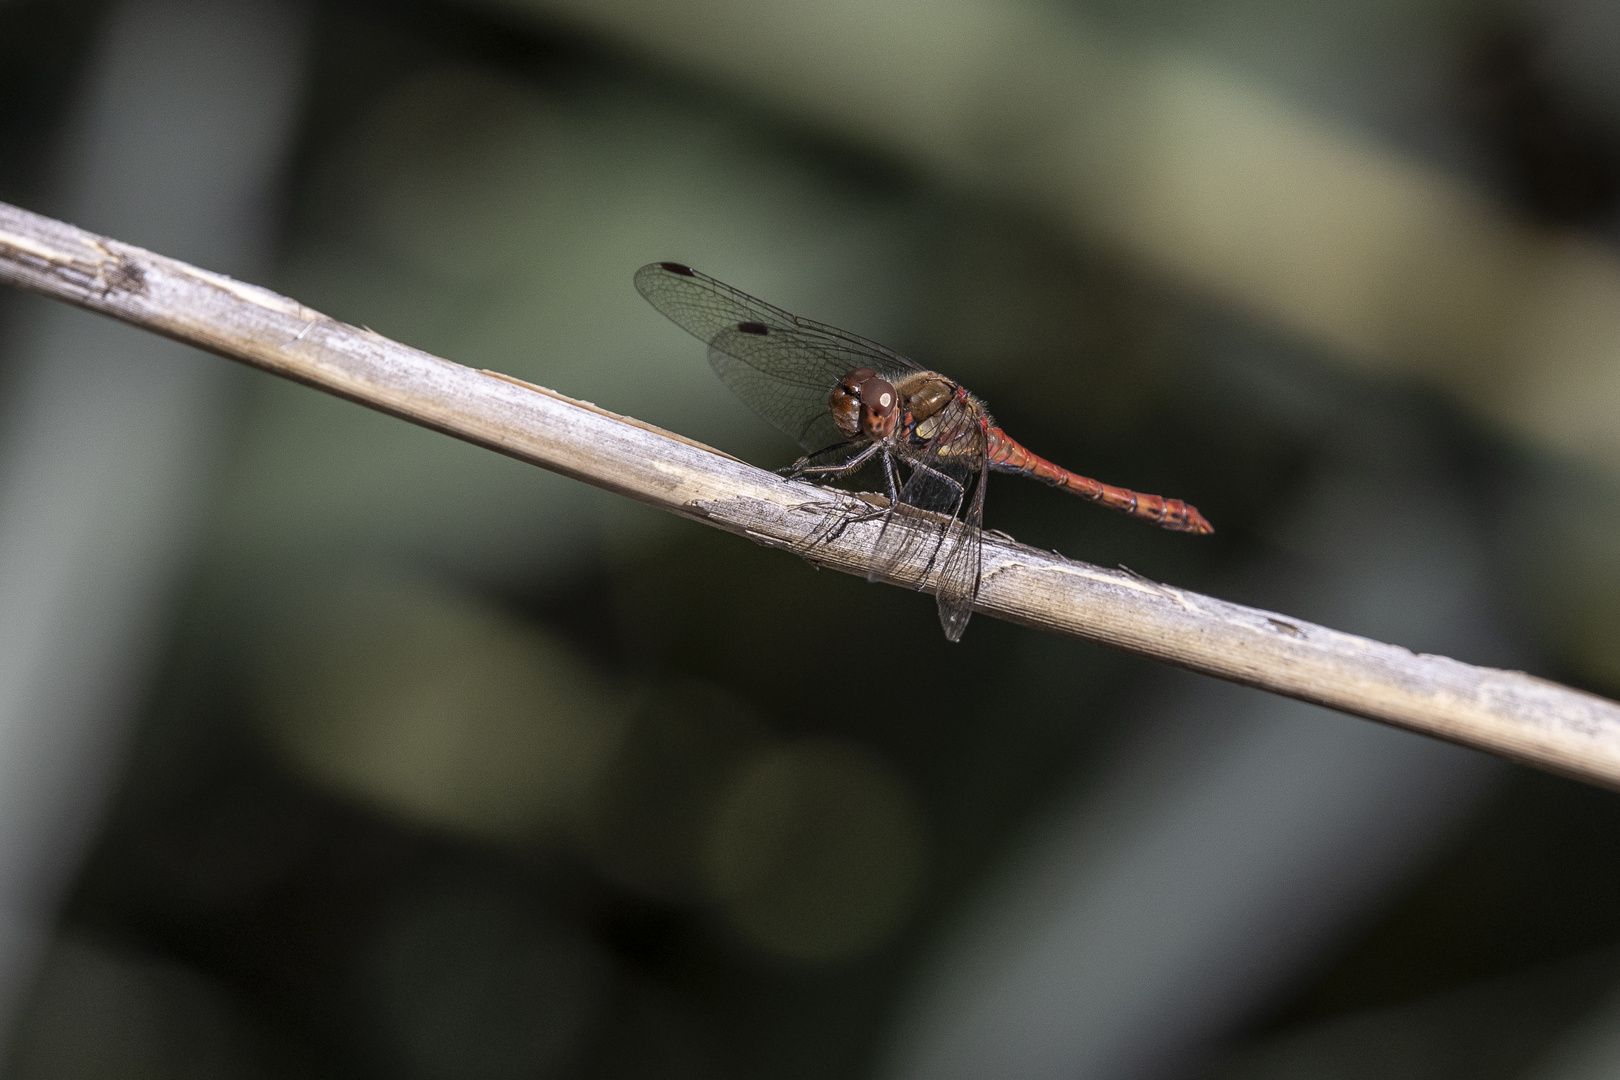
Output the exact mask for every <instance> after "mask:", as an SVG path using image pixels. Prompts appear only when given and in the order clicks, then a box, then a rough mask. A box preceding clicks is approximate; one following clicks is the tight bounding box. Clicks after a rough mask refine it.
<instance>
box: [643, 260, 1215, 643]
mask: <svg viewBox="0 0 1620 1080" xmlns="http://www.w3.org/2000/svg"><path fill="white" fill-rule="evenodd" d="M635 285H636V291H637V292H639V293H641V295H642V296H643V297H645V298H646V299H647V301H648V302H649V303H651V304H652V306H653V307H655V308H657V309H658V310H659V311H660V312H662V313H663V314H664V315H665V316H667V317H668V318H669V319H670V320H671V321H673V322H674V323H675V325H677V326H679V327H680V328H681V329H683V330H685V331H687V332H688V333H690V334H691V335H693V336H694V337H696V338H697V339H698V340H700V341H702V342H704V343H705V344H707V345H708V347H709V365H710V366H711V367H712V368H714V371H715V374H716V375H718V376H720V381H721V382H723V383H725V384H726V386H727V387H728V388H730V390H731V392H732V393H734V394H736V395H737V396H738V397H739V398H741V399H742V400H743V402H744V403H745V404H747V405H748V407H749V408H751V409H752V410H753V411H754V412H755V413H756V414H758V415H759V416H760V418H761V419H763V420H765V421H766V422H768V423H769V424H771V425H772V426H773V427H775V428H776V429H777V430H778V431H781V432H782V433H783V434H785V435H787V436H788V437H789V438H790V439H792V440H794V441H795V442H797V443H798V444H799V446H800V447H802V448H803V449H804V450H805V451H806V453H805V455H804V456H803V457H801V458H800V459H799V460H798V461H796V462H795V463H794V464H793V465H791V466H789V467H788V468H786V469H783V470H781V471H782V473H783V475H785V476H787V477H790V478H793V479H812V480H838V479H842V478H845V477H849V476H851V475H852V474H854V473H855V472H856V471H858V470H860V469H863V468H867V467H869V466H873V465H875V466H876V467H877V468H878V469H879V470H880V471H881V473H882V477H883V483H884V485H885V488H886V490H887V495H888V502H887V505H886V506H883V507H880V508H875V509H872V510H870V511H863V512H860V513H858V514H855V515H854V516H849V517H846V518H844V519H843V520H841V521H840V522H838V523H837V525H836V527H835V528H832V529H830V530H828V531H827V532H826V533H825V534H824V535H823V537H822V538H823V539H825V540H832V539H834V538H836V537H837V536H839V535H842V534H843V532H844V531H845V528H846V527H847V526H848V525H851V524H854V523H856V522H859V521H865V520H872V519H882V528H881V529H880V531H879V533H878V537H877V540H876V542H875V547H874V550H873V551H872V552H871V554H872V555H873V562H872V564H871V565H872V566H873V567H874V569H873V571H872V575H871V576H872V577H873V578H874V579H876V578H878V577H882V576H886V575H888V576H895V575H894V572H895V571H896V570H897V568H899V567H901V566H904V565H905V564H907V563H908V562H910V561H912V560H913V559H916V560H917V561H921V562H922V563H923V570H922V573H921V576H920V578H918V584H917V587H918V588H919V589H923V588H926V587H927V585H928V584H929V581H930V579H932V581H933V584H934V593H935V597H936V599H937V600H938V602H939V620H940V624H941V625H942V626H943V627H944V630H945V636H946V638H947V639H949V640H951V641H959V640H960V639H961V637H962V633H963V631H965V630H966V629H967V624H968V619H969V617H970V616H971V615H972V614H973V608H974V603H975V602H976V601H977V599H978V595H979V586H980V583H981V581H982V579H983V537H984V531H983V527H984V494H985V487H986V483H987V481H988V479H989V475H990V473H991V472H1008V473H1021V474H1023V475H1024V476H1029V477H1033V478H1034V479H1036V480H1040V481H1042V482H1043V483H1046V484H1050V485H1051V486H1052V487H1056V488H1061V489H1063V490H1064V491H1067V492H1070V493H1071V494H1074V495H1078V496H1080V497H1081V498H1082V499H1086V500H1088V501H1090V502H1094V503H1097V504H1099V505H1101V506H1106V507H1108V508H1109V509H1112V510H1118V511H1121V512H1123V513H1126V514H1129V515H1131V516H1132V517H1136V518H1141V519H1143V520H1145V521H1150V522H1152V523H1153V524H1155V525H1158V526H1160V527H1162V528H1165V529H1171V530H1174V531H1177V532H1187V533H1212V532H1214V531H1215V530H1214V528H1213V527H1212V526H1211V525H1210V523H1209V522H1208V521H1206V520H1205V519H1204V516H1203V515H1202V514H1200V513H1199V512H1198V511H1197V509H1195V508H1194V507H1192V506H1190V505H1188V504H1187V503H1185V502H1183V501H1181V500H1180V499H1166V498H1164V497H1162V496H1159V495H1146V494H1143V493H1141V492H1136V491H1131V490H1130V489H1129V488H1122V487H1115V486H1114V485H1112V484H1104V483H1100V482H1099V481H1096V480H1093V479H1091V478H1090V477H1087V476H1081V475H1079V474H1078V473H1074V472H1070V471H1069V470H1068V469H1065V468H1062V467H1061V466H1058V465H1054V464H1053V463H1052V462H1050V461H1048V460H1046V459H1045V458H1043V457H1041V456H1040V455H1038V454H1036V453H1034V452H1032V451H1030V450H1028V449H1026V448H1025V447H1024V446H1023V445H1022V444H1021V443H1019V442H1018V441H1017V440H1016V439H1014V438H1013V437H1012V436H1010V435H1008V434H1007V433H1006V432H1005V431H1003V430H1001V428H1000V427H999V426H997V424H996V422H995V420H994V419H993V418H992V417H991V415H990V411H989V409H987V408H986V407H985V404H984V402H983V401H981V400H980V399H979V398H977V397H975V396H974V395H973V394H971V393H969V392H968V391H967V389H966V388H964V387H963V386H962V385H961V384H960V383H958V382H956V381H954V380H952V379H950V378H947V377H946V376H944V375H941V374H940V373H938V372H936V371H931V370H929V369H927V368H925V367H923V366H922V365H921V364H918V363H916V362H915V361H913V360H911V359H909V358H907V357H905V356H902V355H901V354H899V353H897V352H895V351H894V350H893V349H890V348H887V347H885V346H883V345H879V344H878V343H877V342H875V341H871V340H868V339H867V338H863V337H861V336H859V335H858V334H852V333H850V332H849V331H847V330H840V329H838V328H837V327H835V326H829V325H827V324H826V323H819V322H815V321H813V320H811V319H805V318H801V317H799V316H797V315H793V314H791V313H789V312H787V311H784V310H782V309H781V308H779V307H776V306H774V305H772V304H767V303H765V301H763V300H759V299H756V298H755V297H752V296H750V295H748V294H747V293H745V292H743V291H742V290H741V289H736V288H733V287H731V286H730V285H727V284H725V283H724V282H721V281H717V280H716V279H714V278H712V277H710V276H708V275H707V274H703V273H699V272H698V271H696V270H694V269H692V268H691V267H690V266H685V265H682V264H681V263H675V262H657V263H651V264H649V265H647V266H643V267H642V268H641V269H640V270H637V271H636V275H635ZM919 551H926V558H920V557H919V556H918V553H919Z"/></svg>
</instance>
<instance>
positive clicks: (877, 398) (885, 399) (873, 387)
mask: <svg viewBox="0 0 1620 1080" xmlns="http://www.w3.org/2000/svg"><path fill="white" fill-rule="evenodd" d="M860 399H861V434H862V435H865V436H866V437H867V438H871V439H884V438H887V437H888V436H890V435H892V434H893V433H894V425H895V421H896V420H898V419H899V418H900V407H899V406H900V395H899V394H897V393H895V390H894V386H893V384H891V383H890V382H888V381H887V380H885V379H880V378H878V377H877V375H875V374H873V375H869V376H868V377H867V379H866V380H865V381H864V382H862V383H861V390H860Z"/></svg>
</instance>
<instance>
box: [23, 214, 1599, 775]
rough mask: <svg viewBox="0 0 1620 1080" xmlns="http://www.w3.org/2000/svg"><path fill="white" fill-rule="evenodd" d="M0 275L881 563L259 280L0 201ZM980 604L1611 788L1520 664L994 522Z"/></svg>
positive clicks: (821, 498) (725, 478)
mask: <svg viewBox="0 0 1620 1080" xmlns="http://www.w3.org/2000/svg"><path fill="white" fill-rule="evenodd" d="M627 280H628V278H627ZM0 281H3V282H6V283H8V284H12V285H16V286H18V287H20V288H24V289H28V290H31V291H33V292H37V293H41V294H43V295H46V296H50V297H54V298H56V299H59V300H65V301H67V302H68V303H72V304H77V305H79V306H80V307H84V308H88V309H90V310H91V311H95V312H99V313H101V314H104V315H110V316H112V317H113V318H116V319H121V320H123V321H124V322H127V323H130V324H132V325H134V326H139V327H142V328H144V329H147V330H151V331H154V332H156V333H160V334H165V335H167V336H169V337H171V338H174V339H176V340H178V341H183V342H186V343H187V344H190V345H195V346H197V347H198V348H201V349H207V350H208V351H210V352H214V353H218V354H219V355H221V356H225V357H229V358H231V359H233V360H240V361H242V362H243V363H247V364H251V365H252V366H254V367H257V368H262V369H264V370H265V371H269V372H272V373H274V374H277V375H281V376H284V377H286V378H289V379H296V380H297V381H299V382H302V383H305V384H307V385H309V386H313V387H315V388H317V389H320V390H325V391H326V392H328V393H331V394H337V395H339V396H341V397H346V398H348V399H350V400H352V401H357V402H359V403H361V404H363V405H367V406H369V407H371V408H374V409H378V410H381V411H383V412H387V413H392V414H393V415H395V416H398V417H401V418H403V419H406V420H409V421H411V422H413V423H417V424H421V425H423V426H425V427H430V428H434V429H436V430H438V431H442V432H444V433H446V434H448V435H454V436H455V437H457V438H459V439H464V440H466V441H467V442H471V443H476V444H478V445H480V446H485V447H488V448H490V449H492V450H497V451H499V452H501V453H503V454H507V455H510V456H512V457H515V458H518V459H520V460H522V461H527V462H531V463H533V464H535V465H539V466H542V467H543V468H547V469H551V470H553V471H556V472H560V473H563V474H565V475H567V476H571V477H574V478H575V479H578V480H583V481H585V482H586V483H590V484H595V485H596V486H598V487H602V488H606V489H607V490H609V491H613V492H617V493H619V494H621V495H628V496H630V497H631V498H634V499H639V500H641V501H642V502H646V503H650V504H652V505H654V506H657V507H659V508H661V509H664V510H668V511H670V512H672V513H676V514H680V515H682V516H684V517H688V518H692V519H694V520H696V521H701V522H704V523H706V524H709V525H714V526H716V527H718V528H721V529H725V530H727V531H728V532H734V533H738V534H741V535H743V536H746V537H748V538H749V539H751V540H753V541H755V542H756V543H761V544H765V545H768V546H772V547H779V548H785V549H791V550H793V551H794V552H796V553H797V554H799V555H801V556H803V557H805V558H807V559H809V560H810V561H811V562H814V563H817V564H819V565H822V566H827V567H830V568H832V569H836V570H842V571H845V572H847V573H854V574H862V575H866V574H869V573H871V572H872V571H873V569H874V567H873V566H872V565H871V561H870V559H869V557H868V555H867V552H868V550H869V549H870V547H871V545H872V540H873V530H875V529H876V528H877V524H876V523H875V522H873V523H867V524H858V525H854V526H852V527H850V528H849V529H847V530H845V531H844V532H843V533H842V535H840V536H838V537H837V538H836V539H834V540H832V541H823V540H820V539H818V537H819V536H820V535H821V533H822V532H824V530H825V526H826V524H827V522H828V521H829V520H830V516H831V515H835V514H842V513H844V512H845V511H847V509H848V507H849V506H850V504H851V500H852V498H853V497H852V496H849V495H847V494H844V493H841V492H835V491H831V490H828V489H826V488H819V487H815V486H812V485H809V484H805V483H800V482H795V481H788V480H784V479H782V478H780V477H778V476H777V475H775V474H774V473H770V472H766V471H764V470H761V469H756V468H754V467H752V466H750V465H747V464H745V463H743V462H741V461H738V460H736V459H735V458H732V457H729V456H727V455H725V454H722V453H720V452H718V451H716V450H712V449H710V448H709V447H706V446H703V445H701V444H699V443H695V442H693V441H691V440H690V439H686V438H682V437H681V436H679V435H675V434H672V433H670V432H667V431H663V430H660V429H658V428H656V427H653V426H651V425H649V424H644V423H642V422H640V421H637V420H633V419H630V418H628V417H623V416H618V415H615V414H614V413H610V412H608V411H606V410H605V409H601V408H598V407H597V406H595V405H592V404H589V403H587V402H582V401H575V400H573V399H571V398H567V397H564V396H563V395H561V394H558V393H556V392H555V391H552V390H547V389H544V388H542V387H538V386H531V385H529V384H527V383H524V382H521V381H519V380H516V379H511V378H509V377H507V376H504V375H499V374H496V373H494V372H487V371H477V370H474V369H472V368H468V367H463V366H461V365H460V364H455V363H451V362H450V361H448V360H443V359H440V358H439V357H436V356H431V355H429V354H427V353H424V352H421V351H419V350H417V349H413V348H410V347H409V346H406V345H401V344H399V343H398V342H395V341H390V340H389V339H388V338H385V337H383V336H382V335H380V334H377V333H374V332H372V331H370V330H364V329H360V328H357V327H353V326H349V325H347V324H345V323H340V322H337V321H335V320H333V319H330V318H327V317H326V316H324V315H322V314H321V313H320V312H317V311H313V310H311V309H309V308H307V307H305V306H303V305H302V304H300V303H298V302H297V301H296V300H291V299H288V298H287V297H284V296H280V295H278V294H276V293H273V292H271V291H269V290H268V289H263V288H260V287H258V286H256V285H249V284H245V283H242V282H238V281H234V280H232V279H230V278H227V277H224V276H222V275H219V274H214V273H210V272H208V271H206V270H200V269H198V268H196V267H193V266H188V265H187V264H185V263H182V262H179V261H177V260H174V259H169V258H165V257H163V256H161V255H155V254H153V253H151V252H148V251H144V250H142V249H140V248H137V247H133V246H131V245H128V244H122V243H119V242H118V241H116V240H111V239H108V238H106V237H102V236H96V235H93V234H91V233H88V232H85V231H83V230H81V229H77V228H75V227H73V226H71V225H68V224H65V223H63V222H59V221H54V220H51V219H50V218H45V217H41V216H39V215H37V214H32V213H29V212H27V211H25V210H20V209H17V208H15V207H10V206H6V205H5V204H0ZM626 287H627V288H628V284H627V285H626ZM922 557H923V555H922V554H919V558H922ZM922 569H923V568H922V567H921V566H920V565H907V566H901V567H900V568H898V569H897V570H895V571H893V572H892V573H890V574H887V575H885V576H884V579H885V580H890V581H892V582H894V583H896V584H904V585H915V583H916V582H917V580H918V578H919V576H920V574H921V572H922ZM976 610H978V611H980V612H983V613H984V614H987V615H994V616H996V617H998V618H1002V619H1007V620H1009V621H1011V622H1015V623H1020V624H1022V625H1025V626H1031V627H1035V628H1038V629H1042V630H1049V631H1053V632H1056V633H1060V634H1067V635H1069V636H1071V637H1077V638H1083V639H1086V640H1089V641H1096V642H1100V643H1102V644H1105V645H1111V646H1113V647H1115V648H1118V649H1123V650H1125V651H1127V652H1134V653H1139V654H1141V655H1144V656H1150V657H1153V658H1154V659H1157V660H1163V661H1166V662H1168V663H1172V664H1177V665H1180V666H1181V667H1185V668H1189V669H1191V670H1193V671H1198V672H1202V673H1204V674H1207V675H1214V676H1216V677H1218V678H1223V679H1229V680H1231V681H1233V682H1239V683H1244V684H1247V685H1249V686H1255V687H1259V688H1261V689H1264V690H1269V691H1272V692H1273V693H1278V694H1285V695H1287V696H1289V697H1294V698H1299V699H1301V700H1304V701H1310V702H1315V703H1317V704H1320V705H1326V706H1328V707H1330V708H1334V709H1340V710H1342V711H1344V712H1348V713H1353V714H1355V715H1358V716H1364V717H1368V718H1370V719H1374V720H1381V721H1383V722H1385V723H1389V724H1394V725H1397V726H1399V727H1404V728H1409V729H1411V730H1413V731H1419V732H1423V733H1425V734H1428V735H1434V736H1437V737H1439V738H1443V739H1449V740H1451V741H1453V742H1458V743H1462V744H1463V745H1465V746H1472V747H1475V748H1477V749H1481V750H1486V751H1490V752H1491V753H1495V754H1500V755H1502V756H1503V757H1508V758H1512V759H1514V760H1516V761H1522V762H1525V763H1528V764H1532V765H1536V766H1539V767H1542V768H1545V769H1550V770H1552V771H1555V772H1560V773H1564V774H1566V775H1569V776H1573V777H1576V778H1579V779H1582V780H1587V781H1590V782H1592V783H1596V784H1601V785H1604V786H1606V787H1612V788H1617V789H1620V705H1617V704H1615V703H1614V702H1611V701H1608V700H1606V699H1604V698H1600V697H1596V696H1593V695H1591V694H1585V693H1581V692H1579V691H1576V690H1572V689H1569V688H1568V687H1564V686H1559V685H1558V684H1556V683H1551V682H1547V681H1545V680H1543V679H1538V678H1535V677H1533V676H1530V675H1526V674H1524V673H1522V672H1512V671H1498V670H1495V669H1492V668H1481V667H1474V666H1471V665H1468V664H1463V663H1460V662H1458V661H1456V660H1450V659H1447V658H1445V657H1441V656H1424V655H1414V654H1413V653H1411V652H1409V651H1407V650H1406V649H1402V648H1399V647H1396V646H1393V645H1386V644H1383V643H1380V642H1376V641H1371V640H1369V639H1367V638H1361V637H1355V636H1353V635H1350V634H1342V633H1339V632H1338V631H1335V630H1329V629H1327V628H1325V627H1321V626H1316V625H1313V624H1311V623H1307V622H1304V621H1301V620H1299V619H1294V618H1291V617H1288V616H1284V615H1278V614H1274V613H1272V612H1267V611H1260V610H1257V609H1255V608H1248V607H1243V606H1241V605H1238V604H1230V603H1227V602H1225V601H1222V600H1216V599H1213V598H1211V597H1207V596H1201V595H1199V594H1197V593H1192V592H1187V591H1185V590H1183V589H1177V588H1174V587H1172V586H1169V585H1161V584H1158V583H1156V582H1151V581H1147V580H1145V579H1142V578H1139V577H1136V576H1134V575H1131V574H1129V573H1124V572H1121V571H1115V570H1105V569H1102V568H1100V567H1096V566H1091V565H1088V564H1086V563H1081V562H1073V561H1070V560H1068V559H1065V558H1063V557H1061V556H1059V555H1056V554H1053V553H1050V552H1045V551H1037V550H1035V549H1033V548H1030V547H1026V546H1024V545H1022V544H1018V543H1015V542H1012V541H1008V540H1004V539H1002V538H1000V537H997V536H995V535H987V536H986V537H985V572H984V583H983V588H982V590H981V593H980V596H979V602H978V606H977V609H976ZM965 647H969V648H971V644H969V645H968V646H965Z"/></svg>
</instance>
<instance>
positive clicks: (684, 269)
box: [658, 263, 692, 277]
mask: <svg viewBox="0 0 1620 1080" xmlns="http://www.w3.org/2000/svg"><path fill="white" fill-rule="evenodd" d="M658 265H659V266H662V267H663V268H664V269H665V270H668V271H669V272H670V273H672V274H679V275H681V277H691V276H692V268H691V267H690V266H682V265H681V264H680V263H659V264H658Z"/></svg>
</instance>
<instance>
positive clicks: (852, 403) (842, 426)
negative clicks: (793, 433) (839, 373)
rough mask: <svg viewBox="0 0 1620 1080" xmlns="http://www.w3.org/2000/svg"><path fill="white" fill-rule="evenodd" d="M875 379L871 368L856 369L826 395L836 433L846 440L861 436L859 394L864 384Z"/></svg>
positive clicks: (875, 373) (860, 401)
mask: <svg viewBox="0 0 1620 1080" xmlns="http://www.w3.org/2000/svg"><path fill="white" fill-rule="evenodd" d="M875 378H877V372H875V371H873V370H872V369H871V368H856V369H855V370H854V371H852V372H850V373H849V374H848V375H845V376H844V377H843V378H842V379H839V380H838V385H837V386H835V387H833V389H832V393H831V394H829V395H827V406H828V408H830V409H831V410H832V418H833V423H834V424H836V425H838V433H839V434H840V435H842V436H843V437H844V438H846V439H855V438H859V437H860V436H861V434H862V432H861V405H862V404H863V402H862V399H861V393H862V389H863V388H864V387H865V386H866V383H867V382H868V381H869V380H871V379H875ZM885 385H887V384H885Z"/></svg>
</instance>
